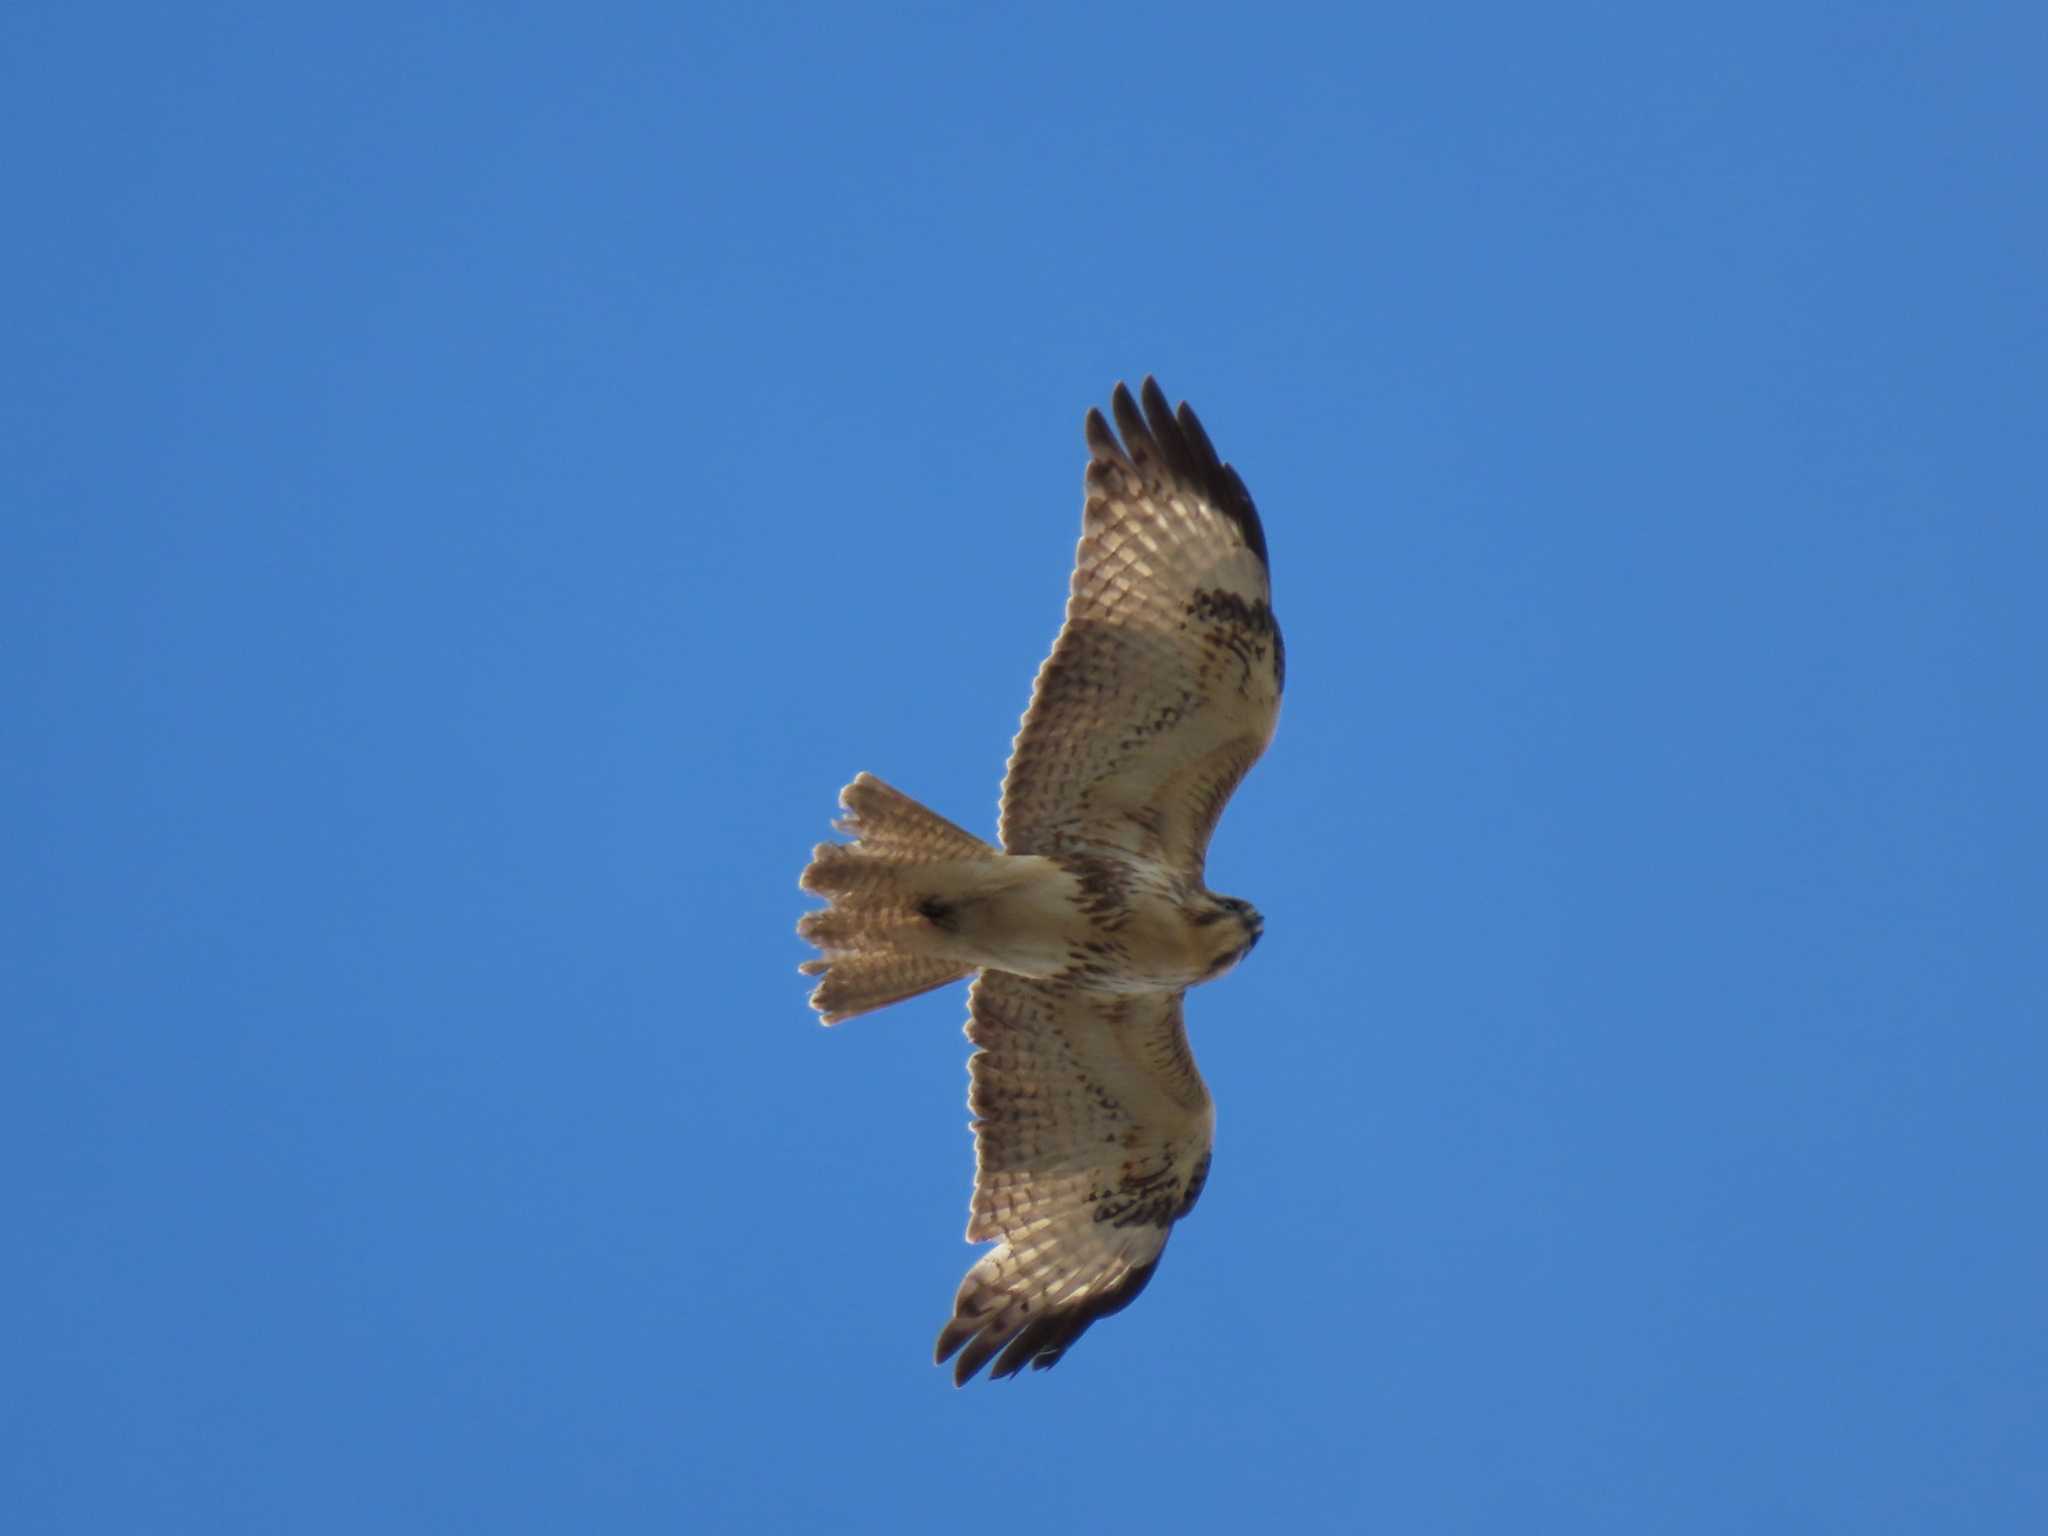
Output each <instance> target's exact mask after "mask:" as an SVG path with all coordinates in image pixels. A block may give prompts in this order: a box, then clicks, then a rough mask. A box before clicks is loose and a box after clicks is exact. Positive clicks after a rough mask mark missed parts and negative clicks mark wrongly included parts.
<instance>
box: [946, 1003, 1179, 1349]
mask: <svg viewBox="0 0 2048 1536" xmlns="http://www.w3.org/2000/svg"><path fill="white" fill-rule="evenodd" d="M968 1008H969V1012H970V1018H969V1019H968V1023H967V1037H968V1038H969V1039H970V1040H972V1041H973V1042H974V1043H975V1044H976V1045H978V1046H980V1047H981V1049H980V1050H978V1051H976V1052H975V1053H974V1056H973V1058H972V1059H971V1060H970V1062H969V1063H968V1072H969V1075H970V1077H971V1079H972V1087H971V1088H970V1089H969V1091H968V1096H967V1102H968V1106H969V1107H970V1108H971V1109H972V1110H973V1111H974V1115H975V1122H974V1133H975V1175H974V1207H973V1215H972V1217H971V1218H970V1219H969V1221H968V1223H967V1240H968V1241H969V1242H987V1241H989V1240H990V1239H998V1240H999V1246H997V1247H996V1248H994V1249H992V1250H991V1251H990V1252H988V1253H986V1254H984V1255H983V1256H982V1258H981V1260H980V1262H979V1263H977V1264H976V1265H975V1266H974V1267H973V1268H972V1269H971V1270H969V1271H968V1272H967V1278H966V1279H965V1280H963V1281H962V1282H961V1283H960V1293H959V1295H958V1296H957V1297H956V1298H955V1299H954V1303H953V1320H952V1321H951V1322H950V1323H948V1324H947V1325H946V1327H945V1329H944V1331H943V1332H941V1333H940V1334H939V1342H938V1349H937V1358H938V1359H939V1360H940V1361H945V1360H947V1359H949V1358H950V1357H951V1356H952V1355H953V1354H954V1353H955V1352H956V1351H957V1352H958V1353H959V1355H960V1362H959V1364H958V1365H957V1366H956V1367H955V1368H954V1372H953V1379H954V1380H955V1381H956V1382H959V1383H961V1384H963V1385H964V1384H965V1383H966V1382H967V1380H968V1379H969V1378H970V1377H972V1376H973V1375H974V1373H975V1372H976V1371H978V1370H980V1369H981V1368H982V1366H983V1365H985V1364H987V1363H988V1361H989V1360H990V1359H992V1358H993V1359H994V1360H995V1369H994V1370H993V1371H992V1372H991V1373H990V1374H991V1375H994V1376H1014V1375H1016V1374H1017V1372H1019V1371H1021V1370H1023V1369H1024V1367H1025V1366H1027V1365H1029V1366H1031V1367H1032V1368H1033V1369H1035V1370H1044V1369H1045V1368H1046V1367H1047V1366H1050V1365H1053V1364H1056V1363H1057V1362H1058V1361H1059V1358H1060V1357H1061V1356H1062V1355H1064V1354H1065V1353H1066V1352H1067V1350H1068V1349H1069V1348H1070V1347H1071V1346H1072V1344H1073V1342H1074V1341H1075V1340H1076V1339H1078V1338H1079V1337H1080V1336H1081V1335H1082V1333H1083V1332H1085V1331H1086V1330H1087V1328H1088V1325H1089V1324H1090V1323H1092V1322H1094V1321H1095V1320H1096V1319H1097V1318H1098V1317H1107V1316H1108V1315H1109V1314H1110V1313H1112V1312H1120V1311H1122V1310H1123V1309H1124V1308H1125V1307H1127V1306H1129V1305H1130V1304H1131V1302H1132V1301H1133V1300H1135V1299H1136V1298H1137V1295H1138V1293H1139V1292H1140V1291H1142V1290H1143V1289H1144V1288H1145V1285H1146V1282H1147V1281H1149V1280H1150V1279H1151V1278H1152V1271H1153V1269H1154V1268H1155V1267H1156V1266H1157V1265H1158V1263H1159V1255H1160V1253H1161V1252H1162V1251H1163V1250H1164V1249H1165V1247H1166V1238H1167V1234H1168V1232H1170V1231H1171V1230H1172V1227H1173V1224H1174V1223H1175V1222H1176V1221H1178V1220H1179V1219H1180V1218H1181V1217H1183V1216H1185V1215H1187V1213H1188V1212H1189V1211H1190V1210H1192V1209H1193V1208H1194V1204H1195V1200H1196V1198H1197V1197H1198V1196H1199V1195H1200V1194H1201V1192H1202V1183H1203V1180H1204V1179H1206V1178H1207V1176H1208V1172H1209V1148H1210V1144H1211V1142H1212V1141H1213V1139H1214V1135H1215V1126H1216V1114H1215V1110H1214V1108H1213V1106H1212V1105H1211V1103H1210V1100H1209V1090H1208V1089H1207V1088H1205V1087H1204V1086H1203V1084H1202V1078H1201V1074H1200V1073H1198V1072H1197V1071H1196V1070H1195V1060H1194V1057H1193V1056H1192V1055H1191V1054H1190V1053H1189V1051H1188V1041H1187V1035H1186V1033H1185V1031H1184V1030H1183V1029H1182V1028H1181V1012H1180V994H1179V993H1169V994H1157V993H1153V994H1139V995H1130V996H1115V995H1110V994H1105V993H1099V992H1082V991H1079V990H1077V989H1075V988H1073V987H1070V986H1065V985H1062V984H1061V983H1058V982H1051V981H1031V980H1027V979H1026V978H1024V977H1021V976H1012V975H1009V974H1007V973H1005V972H1001V971H983V972H982V973H981V975H980V977H979V978H977V979H976V981H975V983H974V988H973V990H972V992H970V993H969V995H968Z"/></svg>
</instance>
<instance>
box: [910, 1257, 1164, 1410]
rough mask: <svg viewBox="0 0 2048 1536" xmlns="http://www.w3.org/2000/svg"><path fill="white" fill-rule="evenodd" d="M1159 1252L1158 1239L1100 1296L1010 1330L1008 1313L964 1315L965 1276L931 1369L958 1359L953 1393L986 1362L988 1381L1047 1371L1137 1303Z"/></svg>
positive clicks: (1005, 1310)
mask: <svg viewBox="0 0 2048 1536" xmlns="http://www.w3.org/2000/svg"><path fill="white" fill-rule="evenodd" d="M1164 1252H1165V1241H1164V1239H1163V1238H1162V1239H1161V1243H1160V1249H1159V1252H1156V1253H1154V1254H1153V1255H1152V1257H1151V1258H1150V1259H1148V1260H1147V1261H1146V1262H1145V1263H1143V1264H1140V1265H1137V1266H1135V1267H1133V1268H1132V1269H1131V1270H1130V1271H1129V1272H1128V1273H1126V1274H1125V1275H1124V1276H1123V1277H1122V1278H1121V1279H1120V1280H1118V1281H1117V1282H1116V1283H1115V1284H1114V1285H1112V1286H1110V1287H1109V1288H1108V1289H1107V1290H1105V1291H1104V1292H1103V1293H1102V1294H1101V1295H1099V1296H1090V1297H1088V1298H1087V1299H1085V1300H1083V1301H1080V1302H1077V1303H1073V1304H1069V1305H1065V1306H1055V1307H1053V1308H1052V1310H1050V1311H1048V1312H1045V1313H1042V1314H1041V1315H1040V1316H1038V1317H1034V1318H1029V1319H1028V1320H1025V1321H1020V1322H1016V1323H1014V1324H1011V1323H1010V1322H1009V1321H1008V1319H1009V1317H1010V1314H1011V1311H1012V1308H1010V1307H1000V1308H998V1309H996V1310H994V1311H983V1312H973V1313H970V1312H968V1311H967V1310H966V1308H967V1306H968V1304H969V1295H968V1291H969V1289H970V1287H971V1286H972V1283H973V1278H974V1274H973V1272H972V1271H970V1272H969V1275H968V1280H967V1282H966V1283H965V1284H963V1285H962V1287H961V1291H962V1295H961V1297H960V1300H959V1301H958V1302H956V1303H955V1306H956V1308H958V1309H959V1310H956V1311H955V1312H954V1314H953V1316H952V1318H951V1319H950V1320H949V1321H948V1322H947V1324H946V1326H945V1327H944V1328H942V1329H940V1330H939V1338H938V1342H937V1343H936V1344H935V1345H934V1346H933V1348H932V1363H933V1364H934V1365H944V1364H945V1363H946V1362H947V1361H948V1360H950V1359H952V1358H953V1356H954V1355H955V1354H958V1355H959V1357H960V1358H959V1359H958V1360H957V1361H956V1362H955V1363H954V1366H953V1385H954V1386H956V1387H964V1386H966V1385H967V1383H968V1382H970V1381H972V1380H973V1379H974V1378H975V1376H976V1375H977V1374H978V1373H979V1372H980V1370H981V1368H982V1367H983V1366H985V1365H988V1363H989V1361H990V1360H994V1361H995V1364H994V1365H993V1366H992V1367H990V1370H989V1373H988V1379H989V1380H990V1381H1004V1380H1008V1379H1009V1378H1011V1377H1014V1376H1017V1375H1020V1374H1022V1372H1023V1370H1024V1368H1025V1367H1026V1366H1027V1365H1028V1366H1030V1367H1031V1369H1032V1370H1034V1371H1049V1370H1051V1369H1052V1368H1053V1367H1054V1366H1055V1365H1058V1364H1059V1363H1060V1361H1061V1360H1063V1359H1065V1358H1066V1354H1067V1351H1068V1350H1070V1349H1072V1348H1073V1347H1074V1344H1075V1342H1076V1341H1077V1340H1078V1339H1079V1338H1080V1337H1081V1335H1082V1334H1084V1333H1086V1332H1087V1331H1088V1330H1089V1328H1090V1327H1092V1326H1093V1325H1094V1324H1096V1323H1098V1322H1100V1321H1101V1320H1102V1319H1103V1318H1105V1317H1113V1316H1115V1315H1116V1314H1117V1313H1119V1312H1121V1311H1123V1309H1124V1308H1125V1307H1128V1306H1129V1305H1130V1304H1131V1303H1132V1302H1134V1301H1136V1300H1137V1299H1138V1297H1139V1295H1140V1294H1141V1293H1142V1292H1143V1291H1144V1289H1145V1287H1146V1286H1148V1285H1150V1284H1151V1283H1152V1276H1153V1274H1154V1273H1156V1272H1157V1270H1158V1268H1159V1260H1160V1258H1161V1256H1162V1255H1163V1254H1164Z"/></svg>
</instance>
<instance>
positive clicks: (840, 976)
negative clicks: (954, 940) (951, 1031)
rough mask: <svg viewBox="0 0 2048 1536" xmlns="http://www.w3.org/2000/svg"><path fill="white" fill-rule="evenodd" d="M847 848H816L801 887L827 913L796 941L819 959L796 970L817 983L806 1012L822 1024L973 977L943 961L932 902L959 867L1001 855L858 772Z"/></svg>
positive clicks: (844, 801) (844, 799)
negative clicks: (817, 899)
mask: <svg viewBox="0 0 2048 1536" xmlns="http://www.w3.org/2000/svg"><path fill="white" fill-rule="evenodd" d="M839 803H840V804H841V805H842V806H843V807H845V809H846V812H847V814H846V816H845V817H844V818H843V819H842V820H841V821H840V822H839V823H838V828H839V830H840V831H841V832H843V833H846V834H848V835H849V836H851V837H853V838H854V841H853V842H851V843H820V844H819V845H818V847H817V849H816V851H815V852H814V853H813V855H812V858H811V864H810V867H809V868H808V869H806V870H805V871H804V873H803V879H802V881H801V882H800V883H801V885H802V886H803V888H804V889H805V890H807V891H810V892H812V893H813V894H815V895H819V896H824V897H826V898H827V899H828V901H829V902H830V905H828V906H826V907H824V908H822V909H821V910H819V911H815V912H807V913H805V914H804V916H803V919H802V920H801V921H800V922H798V924H797V932H798V933H799V934H800V935H802V936H803V937H804V938H805V939H807V940H809V941H810V942H811V943H812V944H815V945H816V946H817V947H818V949H819V950H820V951H821V957H820V958H819V959H816V960H809V961H806V962H805V963H804V964H803V965H802V966H801V967H799V969H800V970H802V971H803V973H804V974H805V975H807V976H819V977H822V980H820V982H819V983H818V987H817V989H816V990H815V991H814V992H812V993H811V1006H812V1007H813V1008H815V1009H817V1010H818V1012H819V1013H820V1014H821V1015H822V1016H823V1017H824V1021H825V1022H826V1023H827V1024H837V1023H838V1022H839V1021H840V1020H841V1019H850V1018H852V1017H854V1016H855V1015H856V1014H862V1013H869V1012H872V1011H873V1010H875V1009H877V1008H882V1007H886V1006H887V1005H888V1004H890V1003H895V1002H901V1001H902V1000H903V999H904V998H907V997H916V996H917V995H918V994H919V993H921V992H929V991H931V990H932V989H933V988H934V987H942V986H944V985H945V984H946V983H947V982H949V981H956V980H958V979H959V978H960V977H962V976H965V975H967V974H969V972H971V971H972V970H973V969H974V967H973V966H972V965H962V964H961V963H960V962H959V960H958V959H957V958H954V957H952V956H950V955H948V954H946V953H944V952H943V951H944V948H945V945H944V935H943V933H942V932H941V931H940V930H939V928H938V925H937V923H936V922H935V921H934V919H935V917H939V916H942V915H943V914H942V912H941V911H940V909H939V908H938V907H937V906H935V904H934V902H935V897H936V893H937V892H939V891H941V890H944V889H946V888H948V887H949V885H950V884H952V883H953V882H954V881H955V880H956V879H957V874H958V872H959V870H960V867H961V866H962V865H963V864H981V863H984V862H986V861H988V860H992V859H999V858H1001V857H1002V855H1001V854H1000V853H999V852H997V850H996V849H994V848H992V847H990V846H989V845H988V844H987V843H985V842H983V841H982V840H981V839H980V838H978V837H976V836H974V835H973V834H972V833H971V832H966V831H963V830H962V829H961V828H959V827H957V826H955V825H954V824H953V823H952V822H950V821H948V820H946V818H945V817H943V816H940V815H938V814H937V813H936V812H933V811H930V810H927V809H926V808H925V807H924V806H922V805H919V804H918V803H917V802H916V801H915V800H913V799H911V798H910V797H909V796H908V795H906V794H903V793H902V792H901V791H899V790H895V789H891V788H890V787H889V786H888V785H887V784H884V783H883V782H882V781H881V780H880V779H878V778H876V777H875V776H874V775H873V774H869V773H863V774H862V775H860V777H858V778H856V779H855V780H854V781H853V782H852V783H851V784H849V785H847V786H846V788H845V789H844V790H842V791H841V792H840V796H839Z"/></svg>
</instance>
